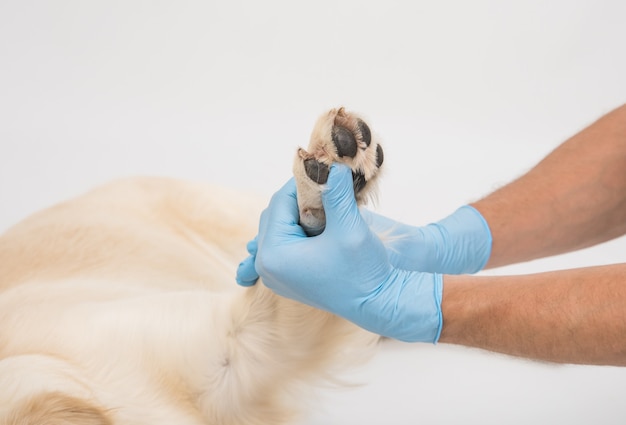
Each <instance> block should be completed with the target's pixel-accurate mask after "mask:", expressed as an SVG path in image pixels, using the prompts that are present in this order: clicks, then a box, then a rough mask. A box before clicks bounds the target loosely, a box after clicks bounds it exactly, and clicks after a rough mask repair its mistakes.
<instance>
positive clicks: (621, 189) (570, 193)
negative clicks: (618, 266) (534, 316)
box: [473, 105, 626, 267]
mask: <svg viewBox="0 0 626 425" xmlns="http://www.w3.org/2000/svg"><path fill="white" fill-rule="evenodd" d="M473 206H474V207H475V208H476V209H478V211H480V212H481V214H482V215H483V217H485V219H486V220H487V222H488V223H489V226H490V229H491V232H492V236H493V247H492V253H491V258H490V259H489V262H488V264H487V267H497V266H501V265H506V264H511V263H516V262H520V261H526V260H531V259H535V258H541V257H545V256H550V255H555V254H560V253H564V252H568V251H573V250H576V249H580V248H585V247H588V246H591V245H594V244H597V243H600V242H604V241H606V240H609V239H612V238H615V237H618V236H621V235H623V234H624V233H626V105H625V106H622V107H621V108H618V109H616V110H615V111H613V112H611V113H609V114H607V115H606V116H604V117H602V118H601V119H600V120H598V121H597V122H595V123H594V124H592V125H591V126H589V127H588V128H586V129H585V130H583V131H581V132H580V133H578V134H577V135H575V136H574V137H572V138H571V139H569V140H567V141H566V142H565V143H563V144H562V145H561V146H559V147H558V148H557V149H556V150H554V151H553V152H552V153H551V154H550V155H548V156H547V157H546V158H545V159H544V160H543V161H541V162H540V163H539V164H538V165H537V166H536V167H535V168H533V169H532V170H531V171H529V172H528V173H527V174H525V175H524V176H522V177H520V178H519V179H518V180H516V181H514V182H512V183H510V184H509V185H507V186H505V187H503V188H501V189H499V190H498V191H496V192H494V193H493V194H491V195H489V196H487V197H486V198H484V199H482V200H480V201H478V202H476V203H475V204H474V205H473Z"/></svg>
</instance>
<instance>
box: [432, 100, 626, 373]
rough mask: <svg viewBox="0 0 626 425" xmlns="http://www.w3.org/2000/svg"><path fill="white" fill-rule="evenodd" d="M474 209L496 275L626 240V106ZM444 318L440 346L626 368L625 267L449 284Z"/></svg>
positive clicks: (453, 279) (450, 279)
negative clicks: (487, 235)
mask: <svg viewBox="0 0 626 425" xmlns="http://www.w3.org/2000/svg"><path fill="white" fill-rule="evenodd" d="M473 206H474V207H475V208H476V209H477V210H478V211H480V212H481V214H482V215H483V217H484V218H485V219H486V221H487V222H488V223H489V226H490V229H491V232H492V237H493V246H492V253H491V257H490V259H489V262H488V264H487V267H488V268H493V267H498V266H503V265H506V264H512V263H517V262H521V261H528V260H532V259H535V258H541V257H546V256H550V255H555V254H560V253H565V252H569V251H574V250H577V249H581V248H585V247H589V246H592V245H595V244H598V243H601V242H604V241H607V240H610V239H613V238H616V237H619V236H621V235H624V234H626V105H624V106H621V107H620V108H618V109H616V110H614V111H612V112H610V113H609V114H607V115H605V116H604V117H602V118H600V119H599V120H598V121H597V122H595V123H594V124H592V125H591V126H589V127H588V128H586V129H584V130H583V131H581V132H580V133H578V134H576V135H575V136H573V137H572V138H570V139H569V140H567V141H566V142H565V143H563V144H562V145H561V146H559V147H558V148H557V149H556V150H554V151H553V152H552V153H551V154H550V155H548V156H547V157H546V158H545V159H544V160H542V161H541V162H540V163H539V164H538V165H537V166H536V167H534V168H533V169H532V170H530V171H529V172H528V173H527V174H525V175H523V176H522V177H520V178H519V179H517V180H515V181H513V182H512V183H510V184H508V185H507V186H504V187H503V188H501V189H499V190H497V191H496V192H494V193H492V194H491V195H489V196H487V197H486V198H484V199H482V200H480V201H478V202H476V203H474V204H473ZM520 212H523V213H520ZM442 312H443V318H444V326H443V329H442V334H441V338H440V342H446V343H453V344H461V345H466V346H472V347H478V348H483V349H487V350H491V351H496V352H501V353H506V354H510V355H515V356H521V357H527V358H533V359H539V360H546V361H552V362H559V363H581V364H603V365H619V366H626V263H623V264H613V265H607V266H602V267H589V268H580V269H572V270H563V271H554V272H549V273H538V274H532V275H525V276H501V277H500V276H498V277H484V276H483V277H481V276H444V293H443V299H442Z"/></svg>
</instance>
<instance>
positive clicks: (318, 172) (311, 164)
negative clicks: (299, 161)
mask: <svg viewBox="0 0 626 425" xmlns="http://www.w3.org/2000/svg"><path fill="white" fill-rule="evenodd" d="M304 171H305V172H306V175H307V176H309V178H310V179H311V180H313V181H314V182H315V183H317V184H326V182H327V181H328V173H329V172H330V169H329V168H328V165H326V164H324V163H323V162H319V161H317V160H316V159H313V158H311V159H306V160H304Z"/></svg>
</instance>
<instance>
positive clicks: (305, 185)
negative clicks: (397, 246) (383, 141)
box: [293, 108, 384, 236]
mask: <svg viewBox="0 0 626 425" xmlns="http://www.w3.org/2000/svg"><path fill="white" fill-rule="evenodd" d="M383 159H384V157H383V149H382V147H381V146H380V144H379V143H378V140H377V139H376V137H375V135H374V134H372V132H371V130H370V128H369V127H368V125H367V124H366V123H365V121H363V120H362V119H361V118H359V117H358V116H357V115H356V114H353V113H351V112H347V111H346V110H345V109H344V108H339V109H332V110H330V111H329V112H328V113H326V114H324V115H322V116H321V117H320V118H319V119H318V121H317V123H316V124H315V127H314V128H313V132H312V134H311V141H310V143H309V146H308V148H307V150H304V149H302V148H299V149H298V152H297V154H296V158H295V161H294V167H293V173H294V176H295V179H296V186H297V191H298V208H299V210H300V226H302V228H303V229H304V230H305V232H306V233H307V234H308V235H309V236H316V235H319V234H320V233H322V232H323V231H324V228H325V226H326V215H325V213H324V208H323V206H322V196H321V193H322V188H323V185H324V184H325V183H326V181H327V180H328V174H329V172H330V166H331V164H332V163H333V162H341V163H344V164H346V165H348V166H349V167H350V168H351V169H352V180H353V182H354V194H355V197H356V200H357V203H359V204H365V203H366V202H367V200H368V198H370V197H371V196H372V195H374V194H375V181H376V178H377V177H378V175H379V173H380V170H381V166H382V164H383Z"/></svg>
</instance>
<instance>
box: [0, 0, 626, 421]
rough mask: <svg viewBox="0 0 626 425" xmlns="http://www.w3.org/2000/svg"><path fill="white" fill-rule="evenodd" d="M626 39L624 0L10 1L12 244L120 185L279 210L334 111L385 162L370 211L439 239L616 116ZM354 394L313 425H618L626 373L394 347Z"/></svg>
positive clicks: (3, 120)
mask: <svg viewBox="0 0 626 425" xmlns="http://www.w3.org/2000/svg"><path fill="white" fill-rule="evenodd" d="M625 22H626V3H625V2H623V1H621V0H615V1H609V0H584V1H582V0H578V1H571V0H558V1H550V2H548V1H537V0H530V1H528V0H526V1H512V2H499V1H485V0H482V1H473V2H469V1H462V0H454V1H440V2H434V1H429V2H425V1H404V2H403V1H395V0H384V1H378V2H376V1H364V0H360V1H327V0H323V1H320V0H318V1H314V2H306V3H304V2H297V1H264V2H255V1H221V2H216V1H205V2H183V1H176V2H174V1H171V2H165V1H102V2H95V1H83V0H77V1H41V2H33V1H25V0H20V1H7V0H0V231H2V230H4V229H6V228H7V227H8V226H9V225H11V224H12V223H14V222H16V221H18V220H19V219H21V218H23V217H24V216H26V215H27V214H30V213H31V212H33V211H36V210H38V209H40V208H42V207H45V206H48V205H50V204H52V203H55V202H57V201H59V200H61V199H63V198H66V197H69V196H73V195H76V194H79V193H81V192H83V191H85V190H87V189H89V188H90V187H92V186H94V185H96V184H99V183H103V182H106V181H108V180H110V179H112V178H116V177H121V176H128V175H142V174H150V175H168V176H174V177H180V178H188V179H193V180H205V181H212V182H216V183H219V184H222V185H225V186H232V187H237V188H243V189H247V190H252V191H255V192H257V193H259V194H261V195H263V196H269V195H270V194H271V193H273V192H274V191H275V190H276V189H277V188H278V187H279V186H280V185H282V183H283V182H284V181H285V180H286V179H287V178H288V177H289V175H290V171H291V160H292V157H293V154H294V150H295V148H296V147H297V146H298V145H306V144H307V143H308V136H309V132H310V130H311V127H312V125H313V123H314V121H315V119H316V118H317V116H318V115H319V114H320V113H322V112H323V111H325V110H326V109H328V108H330V107H334V106H338V105H345V106H346V107H347V108H348V109H351V110H354V111H359V112H361V113H363V114H364V115H365V116H366V117H367V118H368V122H369V124H370V126H371V127H372V129H373V130H374V131H375V132H377V133H378V134H380V135H381V136H382V139H383V141H384V148H385V159H386V165H387V172H386V175H385V177H384V180H383V183H382V187H381V197H380V198H381V199H380V203H379V206H378V209H379V210H380V211H382V212H383V213H385V214H387V215H390V216H392V217H394V218H396V219H400V220H403V221H405V222H408V223H413V224H425V223H427V222H430V221H434V220H438V219H440V218H442V217H444V216H445V215H447V214H448V213H450V212H452V211H453V210H454V209H455V208H456V207H458V206H460V205H462V204H464V203H467V202H469V201H472V200H475V199H476V198H478V197H480V196H483V195H485V194H487V193H489V192H490V191H491V190H493V189H494V188H496V187H498V186H500V185H502V184H504V183H506V182H507V181H509V180H510V179H512V178H514V177H516V176H519V175H520V174H521V173H523V172H524V171H526V170H528V169H529V167H531V166H532V165H533V164H534V163H535V162H536V161H538V160H539V159H541V158H542V157H543V156H544V155H545V154H547V153H548V152H550V151H551V150H552V149H553V148H554V147H556V146H557V145H558V144H559V143H560V142H562V141H563V140H565V139H566V138H567V137H569V136H570V135H572V134H574V133H575V132H577V131H578V130H580V129H582V128H583V127H584V126H586V125H588V124H589V123H591V122H592V121H593V120H595V119H596V118H598V117H599V116H600V115H602V114H604V113H606V112H608V111H609V110H611V109H613V108H615V107H617V106H618V105H620V104H622V103H623V102H624V101H625V99H626V48H625V47H624V46H625V44H624V43H625V42H626V24H625ZM520 213H523V211H520ZM251 236H252V235H251ZM625 258H626V240H625V238H621V239H618V240H616V241H613V242H610V243H607V244H604V245H602V246H599V247H596V248H593V249H589V250H586V251H583V252H579V253H575V254H570V255H565V256H560V257H555V258H551V259H545V260H542V261H536V262H533V263H528V264H522V265H518V266H514V267H509V268H507V269H502V270H498V271H497V272H498V273H526V272H533V271H540V270H549V269H555V268H567V267H575V266H584V265H591V264H603V263H610V262H623V261H625ZM0 267H1V265H0ZM233 273H234V271H233ZM233 284H234V282H233ZM625 308H626V306H625ZM353 376H355V379H357V380H359V381H360V382H364V383H365V385H364V386H362V387H359V388H356V389H352V390H341V391H339V390H323V391H321V392H320V403H321V407H318V408H316V411H315V412H314V413H313V415H312V417H311V418H310V419H308V420H306V421H304V422H303V423H305V424H307V425H313V424H335V423H337V424H339V423H341V424H352V423H354V424H357V423H358V424H380V423H391V424H405V423H412V424H413V423H429V424H528V423H532V424H555V423H559V424H588V423H601V424H624V423H626V403H624V393H625V391H626V369H619V368H608V367H574V366H553V365H545V364H537V363H533V362H529V361H523V360H515V359H510V358H507V357H504V356H500V355H494V354H488V353H484V352H480V351H477V350H468V349H464V348H460V347H451V346H446V345H443V344H440V345H438V346H430V345H419V344H418V345H405V344H399V343H389V344H386V345H385V346H384V347H383V349H382V351H381V353H380V355H379V356H378V357H377V358H376V359H375V360H374V361H373V362H372V363H370V364H369V365H368V366H366V367H364V368H363V369H360V370H359V371H358V372H357V373H356V374H353Z"/></svg>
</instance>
